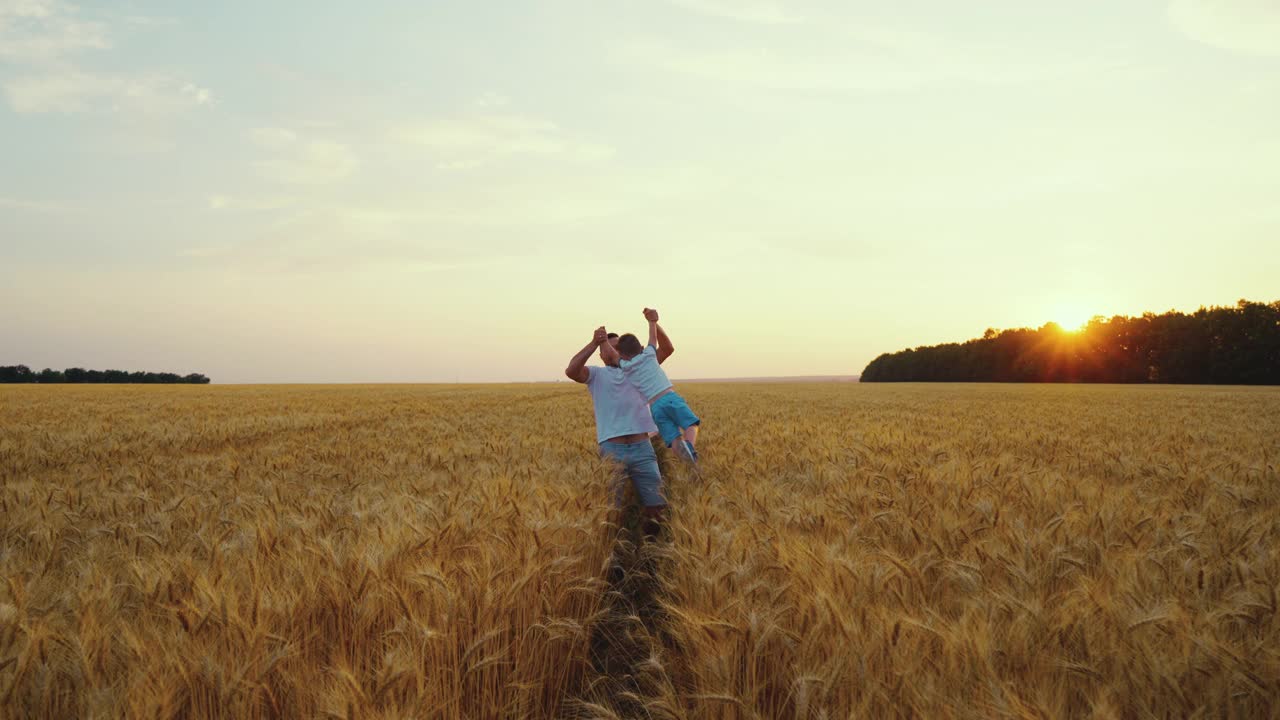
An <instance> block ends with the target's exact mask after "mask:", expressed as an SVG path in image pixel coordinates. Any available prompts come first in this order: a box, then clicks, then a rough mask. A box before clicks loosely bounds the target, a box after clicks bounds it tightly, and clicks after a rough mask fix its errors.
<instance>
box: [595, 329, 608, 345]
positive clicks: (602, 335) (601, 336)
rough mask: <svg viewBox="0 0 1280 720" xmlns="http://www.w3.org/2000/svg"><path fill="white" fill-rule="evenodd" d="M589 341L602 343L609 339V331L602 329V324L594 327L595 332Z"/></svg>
mask: <svg viewBox="0 0 1280 720" xmlns="http://www.w3.org/2000/svg"><path fill="white" fill-rule="evenodd" d="M591 341H592V342H594V343H595V344H597V345H603V344H604V343H606V342H608V341H609V333H608V331H606V330H605V329H604V326H603V325H601V326H600V327H598V328H596V333H595V335H594V336H593V337H592V338H591Z"/></svg>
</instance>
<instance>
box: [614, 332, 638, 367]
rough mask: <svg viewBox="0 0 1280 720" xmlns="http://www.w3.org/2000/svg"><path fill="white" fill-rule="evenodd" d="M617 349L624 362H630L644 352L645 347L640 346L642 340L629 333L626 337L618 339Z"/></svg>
mask: <svg viewBox="0 0 1280 720" xmlns="http://www.w3.org/2000/svg"><path fill="white" fill-rule="evenodd" d="M617 347H618V354H619V355H621V356H622V359H623V360H630V359H631V358H633V357H635V356H637V355H639V354H640V353H642V352H644V345H641V344H640V338H638V337H636V336H635V335H632V334H631V333H627V334H626V335H623V336H622V337H620V338H618V345H617Z"/></svg>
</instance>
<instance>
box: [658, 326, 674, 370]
mask: <svg viewBox="0 0 1280 720" xmlns="http://www.w3.org/2000/svg"><path fill="white" fill-rule="evenodd" d="M675 351H676V346H675V345H672V344H671V338H669V337H667V331H666V330H663V329H662V326H661V325H659V326H658V364H659V365H661V364H662V361H663V360H666V359H667V358H669V357H671V353H674V352H675Z"/></svg>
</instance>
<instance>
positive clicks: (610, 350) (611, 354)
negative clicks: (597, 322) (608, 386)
mask: <svg viewBox="0 0 1280 720" xmlns="http://www.w3.org/2000/svg"><path fill="white" fill-rule="evenodd" d="M620 358H621V356H620V355H618V348H616V347H614V346H613V343H611V342H609V338H608V336H606V337H605V340H604V342H602V343H600V359H601V360H603V361H604V364H605V365H617V364H618V360H619V359H620Z"/></svg>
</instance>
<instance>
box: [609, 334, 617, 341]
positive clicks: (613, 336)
mask: <svg viewBox="0 0 1280 720" xmlns="http://www.w3.org/2000/svg"><path fill="white" fill-rule="evenodd" d="M608 338H609V339H610V340H616V339H617V338H618V333H609V335H608Z"/></svg>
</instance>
